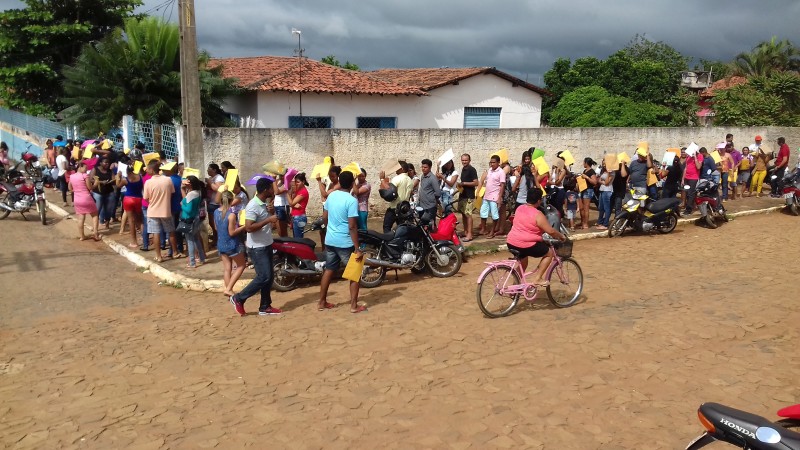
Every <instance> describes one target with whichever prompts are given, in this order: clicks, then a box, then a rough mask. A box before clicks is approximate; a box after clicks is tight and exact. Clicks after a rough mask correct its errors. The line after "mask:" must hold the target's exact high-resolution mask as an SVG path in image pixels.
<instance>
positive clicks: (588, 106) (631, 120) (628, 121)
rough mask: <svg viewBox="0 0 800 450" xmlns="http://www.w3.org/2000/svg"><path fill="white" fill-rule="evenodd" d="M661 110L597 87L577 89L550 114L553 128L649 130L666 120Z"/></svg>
mask: <svg viewBox="0 0 800 450" xmlns="http://www.w3.org/2000/svg"><path fill="white" fill-rule="evenodd" d="M670 115H671V112H670V110H669V109H668V108H666V107H664V106H659V105H654V104H652V103H647V102H637V101H633V100H631V99H629V98H625V97H622V96H619V95H613V94H611V93H609V92H608V91H607V90H606V89H604V88H602V87H600V86H586V87H582V88H578V89H576V90H574V91H572V92H570V93H569V94H567V95H565V96H564V97H563V98H562V99H561V101H560V102H559V103H558V106H556V108H555V109H554V110H553V114H552V116H551V120H550V125H552V126H554V127H652V126H659V125H661V124H663V123H664V122H665V121H669V120H670Z"/></svg>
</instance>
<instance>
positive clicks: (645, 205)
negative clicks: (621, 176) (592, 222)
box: [608, 190, 681, 237]
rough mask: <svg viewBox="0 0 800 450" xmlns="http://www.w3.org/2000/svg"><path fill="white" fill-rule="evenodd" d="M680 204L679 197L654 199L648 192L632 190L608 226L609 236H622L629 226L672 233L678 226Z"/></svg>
mask: <svg viewBox="0 0 800 450" xmlns="http://www.w3.org/2000/svg"><path fill="white" fill-rule="evenodd" d="M680 204H681V201H680V200H679V199H677V198H662V199H661V200H655V201H652V200H650V197H649V196H647V195H646V194H637V193H635V191H634V190H631V191H630V193H628V194H626V195H625V198H624V199H623V204H622V212H621V213H620V214H619V215H618V216H616V217H615V218H614V222H612V223H611V226H610V227H609V228H608V237H615V236H622V234H623V233H625V230H627V228H628V227H630V228H633V229H634V230H636V231H644V232H650V231H652V230H654V229H655V230H656V231H658V232H659V233H661V234H667V233H671V232H672V230H674V229H675V227H676V226H678V207H679V206H680Z"/></svg>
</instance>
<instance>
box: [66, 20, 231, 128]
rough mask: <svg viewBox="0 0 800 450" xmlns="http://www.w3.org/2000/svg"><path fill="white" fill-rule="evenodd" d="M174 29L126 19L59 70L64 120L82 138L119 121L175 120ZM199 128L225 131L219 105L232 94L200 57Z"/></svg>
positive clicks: (177, 90)
mask: <svg viewBox="0 0 800 450" xmlns="http://www.w3.org/2000/svg"><path fill="white" fill-rule="evenodd" d="M179 50H180V38H179V33H178V27H177V26H176V25H174V24H169V23H166V22H163V21H162V20H160V19H158V18H155V17H147V18H144V19H140V20H137V19H128V20H126V21H125V29H124V33H123V30H122V29H116V30H114V31H113V32H112V33H111V34H110V35H109V36H108V37H106V38H105V39H103V40H102V41H100V42H99V43H98V44H97V45H96V46H92V45H87V46H85V47H84V48H83V51H82V52H81V55H80V56H79V57H78V60H77V62H76V63H75V65H73V66H70V67H66V68H65V69H64V70H63V75H64V78H65V81H64V92H65V94H66V95H65V98H64V99H63V102H64V103H65V104H71V105H73V106H70V107H69V108H67V110H65V112H64V115H65V117H66V120H67V122H68V123H72V124H76V125H78V126H79V127H80V128H81V131H83V132H84V133H93V132H97V131H100V130H106V129H108V128H110V127H112V126H115V125H116V124H118V123H119V121H120V120H121V119H122V116H124V115H132V116H134V117H135V118H136V119H137V120H142V121H149V122H156V123H171V122H172V121H173V120H176V119H179V118H180V113H181V80H180V62H179V58H178V54H179ZM199 61H200V67H201V73H200V84H201V86H200V89H201V103H202V107H203V124H204V125H206V126H221V125H226V124H227V123H226V117H225V114H224V113H223V111H222V108H221V102H222V99H223V98H224V97H226V96H229V95H231V94H233V93H235V92H236V88H235V87H234V86H235V85H234V80H232V79H223V78H222V75H221V68H218V69H216V70H214V69H208V68H206V67H207V64H206V63H207V61H208V55H207V54H206V53H202V54H201V55H200V56H199Z"/></svg>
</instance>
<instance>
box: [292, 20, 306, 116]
mask: <svg viewBox="0 0 800 450" xmlns="http://www.w3.org/2000/svg"><path fill="white" fill-rule="evenodd" d="M302 33H303V32H302V31H300V30H298V29H296V28H292V34H296V35H297V50H295V53H297V68H298V69H299V70H300V91H299V92H298V94H299V96H300V120H303V51H304V49H303V47H302V46H301V45H300V35H301V34H302ZM303 127H304V128H305V125H304V126H303Z"/></svg>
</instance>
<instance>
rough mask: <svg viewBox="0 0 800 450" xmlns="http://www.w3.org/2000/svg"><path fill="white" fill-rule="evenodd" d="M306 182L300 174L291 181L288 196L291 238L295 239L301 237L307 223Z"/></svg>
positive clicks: (302, 174) (301, 173)
mask: <svg viewBox="0 0 800 450" xmlns="http://www.w3.org/2000/svg"><path fill="white" fill-rule="evenodd" d="M306 186H308V181H306V174H305V173H304V172H300V173H298V174H297V175H295V176H294V179H293V180H292V188H291V193H290V196H289V199H288V200H289V206H290V207H291V210H292V211H291V215H292V236H294V237H295V238H301V237H303V229H304V228H305V227H306V224H307V223H308V218H307V217H306V206H308V189H306Z"/></svg>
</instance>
